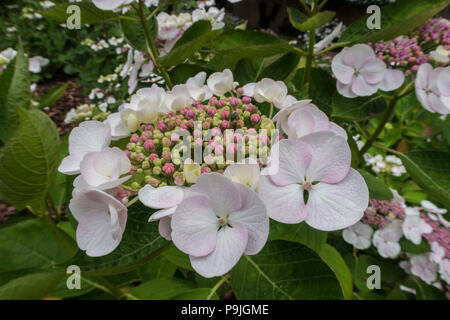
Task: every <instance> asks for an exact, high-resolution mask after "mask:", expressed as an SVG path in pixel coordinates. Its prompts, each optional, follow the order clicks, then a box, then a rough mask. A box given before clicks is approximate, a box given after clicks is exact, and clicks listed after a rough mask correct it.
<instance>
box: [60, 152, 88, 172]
mask: <svg viewBox="0 0 450 320" xmlns="http://www.w3.org/2000/svg"><path fill="white" fill-rule="evenodd" d="M85 155H86V154H85V153H75V154H70V155H68V156H67V157H65V158H64V159H63V161H62V162H61V164H60V165H59V168H58V171H59V172H61V173H64V174H67V175H75V174H79V173H80V163H81V161H82V160H83V158H84V156H85Z"/></svg>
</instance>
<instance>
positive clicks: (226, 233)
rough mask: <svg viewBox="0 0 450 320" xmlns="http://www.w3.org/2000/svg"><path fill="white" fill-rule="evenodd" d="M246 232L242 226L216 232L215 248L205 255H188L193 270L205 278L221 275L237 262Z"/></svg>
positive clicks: (244, 244)
mask: <svg viewBox="0 0 450 320" xmlns="http://www.w3.org/2000/svg"><path fill="white" fill-rule="evenodd" d="M247 241H248V233H247V229H246V228H245V227H242V226H238V227H235V228H229V227H225V228H222V229H221V230H220V231H219V232H218V233H217V245H216V248H215V250H214V251H213V252H212V253H211V254H209V255H207V256H205V257H192V256H191V257H190V259H191V265H192V267H193V268H194V270H195V271H197V272H198V273H199V274H200V275H201V276H203V277H205V278H212V277H217V276H221V275H223V274H225V273H227V272H228V271H230V270H231V269H232V268H233V267H234V266H235V265H236V263H238V261H239V259H240V258H241V256H242V254H243V253H244V251H245V249H246V247H247Z"/></svg>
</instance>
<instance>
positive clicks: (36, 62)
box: [28, 56, 50, 73]
mask: <svg viewBox="0 0 450 320" xmlns="http://www.w3.org/2000/svg"><path fill="white" fill-rule="evenodd" d="M49 62H50V60H48V59H47V58H44V57H41V56H36V57H33V58H30V64H29V66H28V70H29V71H30V72H33V73H39V72H41V70H42V67H45V66H46V65H48V64H49Z"/></svg>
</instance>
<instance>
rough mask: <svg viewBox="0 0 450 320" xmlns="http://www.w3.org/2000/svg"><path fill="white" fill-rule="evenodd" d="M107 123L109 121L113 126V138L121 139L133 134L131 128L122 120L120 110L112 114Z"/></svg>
mask: <svg viewBox="0 0 450 320" xmlns="http://www.w3.org/2000/svg"><path fill="white" fill-rule="evenodd" d="M105 123H108V124H109V125H110V127H111V137H112V140H120V139H123V138H126V137H128V136H129V135H130V134H131V132H130V129H129V128H128V127H127V126H126V125H125V123H124V122H123V121H122V117H121V115H120V112H116V113H113V114H110V115H109V116H108V118H107V119H106V121H105Z"/></svg>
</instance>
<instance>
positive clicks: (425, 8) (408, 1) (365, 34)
mask: <svg viewBox="0 0 450 320" xmlns="http://www.w3.org/2000/svg"><path fill="white" fill-rule="evenodd" d="M448 4H449V1H448V0H397V1H395V2H394V3H391V4H389V5H387V6H384V7H382V8H381V13H380V14H381V29H374V30H369V29H368V28H367V19H368V17H369V16H370V15H366V16H364V17H362V18H360V19H359V20H357V21H356V22H354V23H353V24H351V25H350V26H349V27H348V28H347V29H346V30H345V31H344V32H343V34H342V36H341V38H340V39H339V42H346V43H349V44H354V43H368V42H377V41H380V40H385V41H387V40H392V39H394V38H395V37H397V36H400V35H404V34H407V33H408V32H409V31H411V30H413V29H415V28H417V27H418V26H420V25H421V24H423V23H424V22H425V21H427V20H428V19H429V18H432V17H433V16H434V15H436V14H437V13H438V12H439V11H441V10H443V9H444V8H445V7H446V6H447V5H448Z"/></svg>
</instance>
